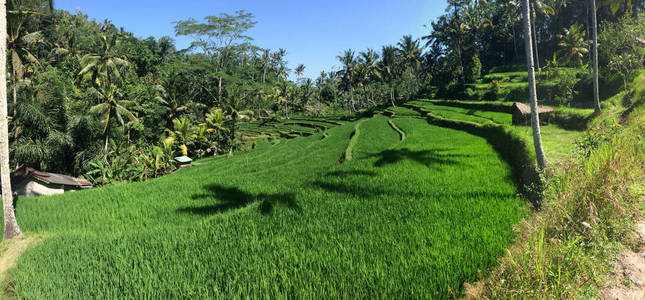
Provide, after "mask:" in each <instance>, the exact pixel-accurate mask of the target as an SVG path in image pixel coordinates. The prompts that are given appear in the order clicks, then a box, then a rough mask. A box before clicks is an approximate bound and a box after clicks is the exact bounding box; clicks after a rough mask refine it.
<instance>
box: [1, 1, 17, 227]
mask: <svg viewBox="0 0 645 300" xmlns="http://www.w3.org/2000/svg"><path fill="white" fill-rule="evenodd" d="M5 4H6V1H5V0H0V53H2V55H0V181H2V182H1V185H2V208H3V211H4V239H5V240H6V239H10V238H13V237H15V236H18V235H20V234H21V231H20V227H19V226H18V221H17V220H16V212H15V210H14V208H13V195H12V192H11V177H10V175H9V172H10V170H9V118H8V116H7V113H8V110H7V55H6V53H7V8H6V6H5Z"/></svg>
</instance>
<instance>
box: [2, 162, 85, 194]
mask: <svg viewBox="0 0 645 300" xmlns="http://www.w3.org/2000/svg"><path fill="white" fill-rule="evenodd" d="M11 187H12V189H13V192H14V193H15V194H16V195H22V196H41V195H55V194H62V193H64V192H66V191H74V190H82V189H89V188H92V187H93V185H92V183H91V182H89V181H87V180H86V179H81V178H74V177H71V176H67V175H62V174H55V173H47V172H41V171H37V170H35V169H33V168H29V167H26V166H21V167H19V168H18V169H17V170H16V171H15V172H13V173H11Z"/></svg>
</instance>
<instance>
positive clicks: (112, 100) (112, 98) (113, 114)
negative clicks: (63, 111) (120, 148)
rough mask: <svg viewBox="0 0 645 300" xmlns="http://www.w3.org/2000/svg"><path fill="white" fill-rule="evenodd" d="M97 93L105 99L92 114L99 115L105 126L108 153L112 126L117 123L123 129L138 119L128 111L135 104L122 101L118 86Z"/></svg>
mask: <svg viewBox="0 0 645 300" xmlns="http://www.w3.org/2000/svg"><path fill="white" fill-rule="evenodd" d="M96 91H97V93H98V95H99V97H100V98H101V99H103V102H102V103H100V104H97V105H94V106H92V108H90V113H93V114H96V115H98V117H99V121H100V122H101V123H102V124H103V137H104V140H105V144H104V148H103V150H104V151H105V152H106V153H107V150H108V145H109V140H110V132H111V125H112V124H114V122H115V121H116V122H118V123H119V124H120V125H121V127H123V126H125V125H126V121H134V120H136V119H137V118H136V117H135V116H134V114H133V113H132V112H131V111H130V110H129V109H128V107H129V106H131V105H132V104H133V103H134V102H133V101H131V100H122V99H120V97H121V93H120V92H119V91H118V89H117V87H116V85H114V84H111V85H110V86H107V87H100V88H99V89H96Z"/></svg>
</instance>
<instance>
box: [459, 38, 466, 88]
mask: <svg viewBox="0 0 645 300" xmlns="http://www.w3.org/2000/svg"><path fill="white" fill-rule="evenodd" d="M457 56H459V82H461V83H463V82H464V81H465V80H464V61H463V59H462V58H461V39H460V38H459V37H457Z"/></svg>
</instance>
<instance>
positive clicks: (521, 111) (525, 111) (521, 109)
mask: <svg viewBox="0 0 645 300" xmlns="http://www.w3.org/2000/svg"><path fill="white" fill-rule="evenodd" d="M554 112H555V110H554V109H553V108H552V107H546V106H538V114H539V115H540V124H542V125H545V124H549V123H550V122H551V118H553V113H554ZM511 114H512V115H513V125H530V124H531V107H530V106H528V105H526V104H524V103H520V102H515V103H513V106H512V107H511Z"/></svg>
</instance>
